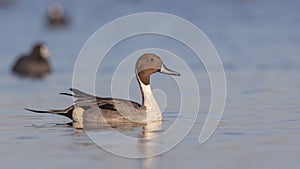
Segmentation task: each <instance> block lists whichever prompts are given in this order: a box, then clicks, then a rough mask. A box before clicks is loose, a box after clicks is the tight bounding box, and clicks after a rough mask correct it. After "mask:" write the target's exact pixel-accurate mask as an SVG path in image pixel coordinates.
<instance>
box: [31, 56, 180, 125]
mask: <svg viewBox="0 0 300 169" xmlns="http://www.w3.org/2000/svg"><path fill="white" fill-rule="evenodd" d="M135 72H136V78H137V81H138V83H139V86H140V90H141V94H142V104H139V103H136V102H133V101H129V100H124V99H116V98H106V97H96V96H93V95H90V94H86V93H84V92H81V91H80V90H77V89H73V88H71V89H70V90H71V91H72V92H73V94H69V93H61V94H63V95H68V96H73V97H74V98H75V99H76V100H75V104H74V105H71V106H70V107H68V108H66V109H63V110H49V111H39V110H32V109H26V110H29V111H33V112H36V113H52V114H58V115H62V116H66V117H68V118H70V119H71V120H73V122H83V124H84V123H93V122H95V123H108V124H114V123H124V122H125V123H126V122H129V123H142V124H147V123H149V122H154V121H160V120H162V114H161V110H160V108H159V106H158V104H157V102H156V100H155V98H154V96H153V94H152V90H151V86H150V76H151V75H152V74H153V73H156V72H160V73H163V74H167V75H175V76H180V74H179V73H177V72H175V71H173V70H170V69H168V68H167V67H166V66H165V65H164V64H163V62H162V61H161V59H160V58H159V57H158V56H156V55H154V54H144V55H142V56H141V57H140V58H139V59H138V60H137V62H136V65H135Z"/></svg>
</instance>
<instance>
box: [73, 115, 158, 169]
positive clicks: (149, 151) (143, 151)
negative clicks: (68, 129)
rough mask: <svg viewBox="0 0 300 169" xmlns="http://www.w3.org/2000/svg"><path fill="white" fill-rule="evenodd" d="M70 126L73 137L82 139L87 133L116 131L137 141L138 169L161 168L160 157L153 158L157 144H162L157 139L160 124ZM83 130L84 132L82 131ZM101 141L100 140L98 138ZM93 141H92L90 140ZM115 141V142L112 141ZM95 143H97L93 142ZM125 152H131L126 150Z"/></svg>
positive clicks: (85, 124)
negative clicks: (72, 129)
mask: <svg viewBox="0 0 300 169" xmlns="http://www.w3.org/2000/svg"><path fill="white" fill-rule="evenodd" d="M71 125H72V126H73V127H74V128H76V129H77V131H76V132H75V133H74V136H77V137H78V136H79V137H82V136H83V134H84V135H85V134H86V133H87V135H89V134H88V132H89V131H92V132H109V131H112V130H114V131H117V132H119V133H120V134H121V135H126V136H127V137H134V138H137V139H138V142H137V143H136V148H137V149H138V154H140V155H141V156H140V160H139V163H138V165H139V168H162V166H161V158H162V156H161V155H158V156H154V155H156V154H157V152H159V151H158V150H157V148H159V146H157V145H158V144H163V143H162V141H161V140H160V139H159V137H158V136H159V134H161V132H162V131H163V130H162V122H161V121H158V122H152V123H148V124H141V123H114V124H99V123H98V124H97V123H84V124H81V123H79V122H74V123H71ZM83 129H84V130H83ZM99 139H101V138H99ZM91 140H93V139H91ZM112 141H114V142H115V141H116V140H112ZM95 143H97V141H96V142H95ZM119 144H120V145H121V146H125V147H126V146H127V145H126V143H123V142H121V141H120V143H119ZM127 151H132V150H131V149H129V148H128V150H127Z"/></svg>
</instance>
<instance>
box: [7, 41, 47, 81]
mask: <svg viewBox="0 0 300 169" xmlns="http://www.w3.org/2000/svg"><path fill="white" fill-rule="evenodd" d="M12 71H13V72H14V73H16V74H18V75H20V76H22V77H32V78H43V77H46V76H47V75H48V74H49V73H50V72H51V66H50V64H49V51H48V48H47V47H46V46H45V45H44V44H42V43H39V44H36V45H35V46H34V48H33V49H32V53H31V54H29V55H24V56H21V57H20V58H19V59H18V60H17V61H16V63H15V64H14V66H13V68H12Z"/></svg>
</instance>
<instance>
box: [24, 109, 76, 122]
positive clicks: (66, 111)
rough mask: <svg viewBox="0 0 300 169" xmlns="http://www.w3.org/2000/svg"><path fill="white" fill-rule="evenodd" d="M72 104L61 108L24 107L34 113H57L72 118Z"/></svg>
mask: <svg viewBox="0 0 300 169" xmlns="http://www.w3.org/2000/svg"><path fill="white" fill-rule="evenodd" d="M73 109H74V106H70V107H68V108H66V109H63V110H33V109H28V108H25V110H27V111H31V112H35V113H49V114H57V115H61V116H65V117H68V118H69V119H71V120H73V117H72V114H73Z"/></svg>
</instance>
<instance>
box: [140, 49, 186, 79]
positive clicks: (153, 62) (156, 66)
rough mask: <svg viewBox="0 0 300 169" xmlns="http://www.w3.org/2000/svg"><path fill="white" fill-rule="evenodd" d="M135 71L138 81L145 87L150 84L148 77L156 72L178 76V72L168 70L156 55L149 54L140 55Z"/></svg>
mask: <svg viewBox="0 0 300 169" xmlns="http://www.w3.org/2000/svg"><path fill="white" fill-rule="evenodd" d="M135 69H136V74H137V76H138V78H139V80H140V81H141V82H142V83H143V84H145V85H149V84H150V76H151V74H153V73H156V72H160V73H163V74H167V75H175V76H180V74H179V73H178V72H175V71H173V70H170V69H168V68H167V67H166V66H165V65H164V64H163V62H162V61H161V59H160V58H159V57H158V56H157V55H155V54H151V53H147V54H144V55H142V56H141V57H140V58H139V59H138V60H137V61H136V65H135Z"/></svg>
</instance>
